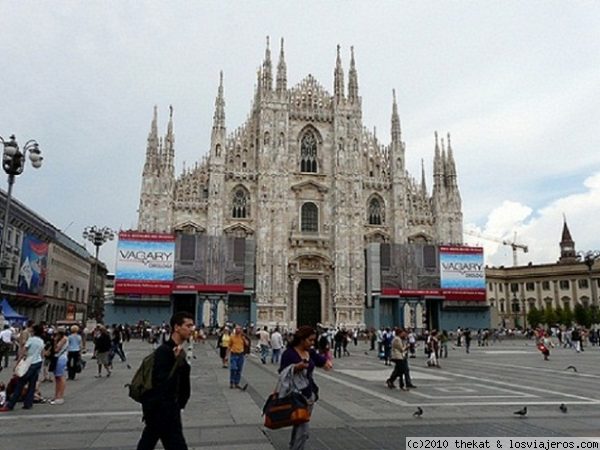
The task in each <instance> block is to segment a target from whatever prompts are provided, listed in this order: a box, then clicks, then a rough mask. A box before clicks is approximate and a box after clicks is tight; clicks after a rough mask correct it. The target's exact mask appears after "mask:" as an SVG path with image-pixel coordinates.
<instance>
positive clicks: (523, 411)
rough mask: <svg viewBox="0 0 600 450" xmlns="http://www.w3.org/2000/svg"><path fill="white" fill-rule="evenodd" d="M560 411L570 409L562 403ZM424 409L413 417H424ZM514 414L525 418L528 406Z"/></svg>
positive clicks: (419, 409)
mask: <svg viewBox="0 0 600 450" xmlns="http://www.w3.org/2000/svg"><path fill="white" fill-rule="evenodd" d="M558 409H559V410H560V412H562V413H565V414H566V413H567V412H568V411H569V409H568V408H567V405H565V404H564V403H561V404H560V406H559V407H558ZM423 412H424V411H423V408H421V407H420V406H417V410H416V411H415V412H414V413H413V417H423ZM513 414H516V415H517V416H520V417H525V416H526V415H527V406H523V408H521V409H520V410H518V411H515V412H514V413H513Z"/></svg>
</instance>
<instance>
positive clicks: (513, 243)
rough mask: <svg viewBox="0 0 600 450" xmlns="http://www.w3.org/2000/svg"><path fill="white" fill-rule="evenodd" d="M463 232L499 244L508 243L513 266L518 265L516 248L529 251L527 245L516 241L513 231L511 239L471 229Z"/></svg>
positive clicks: (525, 251) (524, 251)
mask: <svg viewBox="0 0 600 450" xmlns="http://www.w3.org/2000/svg"><path fill="white" fill-rule="evenodd" d="M464 234H466V235H469V236H474V237H478V238H481V239H485V240H486V241H492V242H497V243H499V244H502V245H508V246H509V247H511V248H512V256H513V266H515V267H516V266H518V265H519V264H518V261H517V250H522V251H523V253H527V252H528V251H529V247H527V246H526V245H525V244H519V243H517V233H516V232H515V235H514V238H513V240H512V241H511V240H508V239H500V238H497V237H492V236H487V235H485V234H482V233H479V232H477V231H473V230H465V231H464Z"/></svg>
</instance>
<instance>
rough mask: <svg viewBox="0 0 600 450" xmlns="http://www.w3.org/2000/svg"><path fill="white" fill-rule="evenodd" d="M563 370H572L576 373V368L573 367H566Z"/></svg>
mask: <svg viewBox="0 0 600 450" xmlns="http://www.w3.org/2000/svg"><path fill="white" fill-rule="evenodd" d="M565 370H572V371H573V372H577V367H575V366H567V368H566V369H565Z"/></svg>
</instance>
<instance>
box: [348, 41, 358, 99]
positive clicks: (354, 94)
mask: <svg viewBox="0 0 600 450" xmlns="http://www.w3.org/2000/svg"><path fill="white" fill-rule="evenodd" d="M348 100H349V101H350V103H356V102H358V74H357V73H356V63H355V61H354V47H350V72H349V73H348Z"/></svg>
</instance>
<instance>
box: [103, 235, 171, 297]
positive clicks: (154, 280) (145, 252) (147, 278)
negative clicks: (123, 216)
mask: <svg viewBox="0 0 600 450" xmlns="http://www.w3.org/2000/svg"><path fill="white" fill-rule="evenodd" d="M174 269H175V237H174V236H173V235H172V234H159V233H142V232H134V231H122V232H120V233H119V244H118V247H117V270H116V273H115V293H116V294H126V293H136V294H163V293H168V292H170V289H171V283H172V281H173V272H174Z"/></svg>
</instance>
